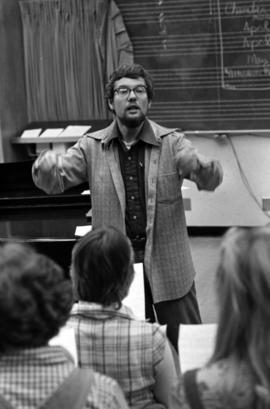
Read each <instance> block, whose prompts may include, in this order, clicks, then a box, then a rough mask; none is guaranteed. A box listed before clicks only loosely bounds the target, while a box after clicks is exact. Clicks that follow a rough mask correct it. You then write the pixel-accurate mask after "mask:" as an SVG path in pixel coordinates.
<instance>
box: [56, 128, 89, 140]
mask: <svg viewBox="0 0 270 409" xmlns="http://www.w3.org/2000/svg"><path fill="white" fill-rule="evenodd" d="M89 129H91V125H68V126H67V127H66V128H65V129H64V130H63V132H61V133H60V135H58V136H60V137H61V136H82V135H84V134H85V133H86V132H87V131H89Z"/></svg>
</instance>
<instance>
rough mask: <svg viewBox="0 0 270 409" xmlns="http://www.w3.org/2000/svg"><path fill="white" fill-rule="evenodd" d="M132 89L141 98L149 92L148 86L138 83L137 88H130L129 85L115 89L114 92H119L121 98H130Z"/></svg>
mask: <svg viewBox="0 0 270 409" xmlns="http://www.w3.org/2000/svg"><path fill="white" fill-rule="evenodd" d="M131 91H133V92H134V94H135V95H136V96H137V97H138V98H140V97H143V96H145V94H146V92H147V88H146V87H145V86H144V85H137V87H135V88H129V87H124V86H122V87H119V88H116V89H115V90H114V94H117V95H118V96H119V97H120V98H128V97H129V96H130V93H131Z"/></svg>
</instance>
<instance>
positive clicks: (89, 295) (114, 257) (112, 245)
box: [71, 226, 134, 308]
mask: <svg viewBox="0 0 270 409" xmlns="http://www.w3.org/2000/svg"><path fill="white" fill-rule="evenodd" d="M133 277H134V270H133V251H132V248H131V244H130V242H129V240H128V238H127V237H126V236H125V235H124V234H123V233H121V232H120V231H119V230H118V229H116V228H115V227H111V226H109V227H100V228H98V229H96V230H93V231H91V232H89V233H87V234H86V235H85V236H83V238H81V239H80V240H79V242H78V243H77V244H76V245H75V246H74V248H73V252H72V263H71V278H72V281H73V288H74V293H75V297H77V298H79V300H82V301H88V302H94V303H98V304H102V305H104V306H108V305H112V304H115V305H116V306H117V308H120V307H121V302H122V300H123V298H124V297H125V296H126V295H127V292H128V289H129V286H130V284H131V282H132V280H133Z"/></svg>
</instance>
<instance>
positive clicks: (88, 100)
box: [19, 0, 133, 122]
mask: <svg viewBox="0 0 270 409" xmlns="http://www.w3.org/2000/svg"><path fill="white" fill-rule="evenodd" d="M19 5H20V11H21V18H22V26H23V42H24V62H25V82H26V92H27V111H28V119H29V121H30V122H32V121H57V120H60V121H61V120H78V119H81V120H89V119H106V118H108V117H109V112H108V109H107V105H106V101H105V98H104V86H105V83H106V81H107V79H108V77H109V75H110V74H111V72H112V71H113V70H114V69H115V68H116V67H117V66H118V65H119V64H121V63H124V62H125V63H132V62H133V48H132V44H131V41H130V39H129V36H128V33H127V31H126V28H125V25H124V21H123V18H122V16H121V14H120V11H119V9H118V8H117V6H116V4H115V3H114V2H113V1H112V0H25V1H20V2H19Z"/></svg>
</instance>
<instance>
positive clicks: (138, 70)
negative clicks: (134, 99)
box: [105, 64, 154, 102]
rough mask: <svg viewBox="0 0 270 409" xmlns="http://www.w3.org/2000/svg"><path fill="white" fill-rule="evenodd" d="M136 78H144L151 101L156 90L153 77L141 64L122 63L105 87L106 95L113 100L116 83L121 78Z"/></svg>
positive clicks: (109, 99)
mask: <svg viewBox="0 0 270 409" xmlns="http://www.w3.org/2000/svg"><path fill="white" fill-rule="evenodd" d="M124 77H126V78H134V79H137V78H139V77H141V78H143V79H144V81H145V84H146V90H147V96H148V99H149V101H151V100H152V99H153V96H154V90H153V81H152V78H151V76H150V74H149V72H148V71H146V69H145V68H144V67H143V66H142V65H140V64H131V65H129V64H123V65H120V67H118V68H117V69H116V70H115V71H114V72H113V73H112V74H111V76H110V79H109V81H108V83H107V85H106V87H105V96H106V98H107V100H108V101H110V102H111V101H112V100H113V96H114V84H115V82H116V81H118V80H120V79H121V78H124Z"/></svg>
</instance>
